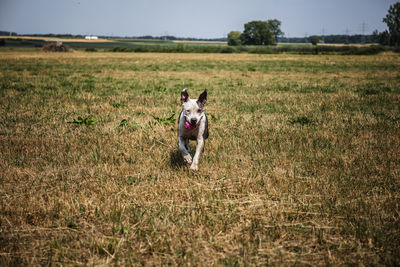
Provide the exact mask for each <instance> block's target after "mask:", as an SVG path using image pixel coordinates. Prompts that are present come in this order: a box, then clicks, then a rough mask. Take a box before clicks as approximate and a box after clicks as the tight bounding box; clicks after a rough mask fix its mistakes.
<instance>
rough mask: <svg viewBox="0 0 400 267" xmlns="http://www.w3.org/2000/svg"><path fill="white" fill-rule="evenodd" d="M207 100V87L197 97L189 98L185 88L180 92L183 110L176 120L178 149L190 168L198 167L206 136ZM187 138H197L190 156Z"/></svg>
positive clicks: (196, 168)
mask: <svg viewBox="0 0 400 267" xmlns="http://www.w3.org/2000/svg"><path fill="white" fill-rule="evenodd" d="M206 102H207V89H205V90H204V92H203V93H201V94H200V96H199V98H198V99H190V97H189V94H188V92H187V91H186V88H185V89H183V90H182V92H181V104H182V105H183V110H182V112H181V114H180V115H179V121H178V142H179V150H180V151H181V153H182V157H183V160H184V161H185V162H186V164H188V165H189V166H190V169H191V170H194V171H197V170H198V169H199V159H200V155H201V153H202V152H203V151H204V143H205V140H206V139H207V138H208V120H207V116H206V113H205V112H204V105H205V104H206ZM189 140H197V146H196V152H195V154H194V157H193V158H192V155H191V151H190V147H189Z"/></svg>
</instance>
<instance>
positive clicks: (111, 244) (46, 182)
mask: <svg viewBox="0 0 400 267" xmlns="http://www.w3.org/2000/svg"><path fill="white" fill-rule="evenodd" d="M0 61H1V64H0V69H1V74H0V90H1V91H0V109H1V110H0V114H1V120H0V169H1V173H0V181H1V183H0V194H1V210H0V212H1V215H0V225H1V231H0V263H1V264H2V265H53V264H54V265H55V264H62V265H109V264H113V265H114V264H115V265H166V264H171V265H203V266H209V265H228V266H241V265H268V264H270V265H328V264H332V265H345V264H358V265H371V264H372V265H381V264H383V265H396V264H400V259H399V256H398V255H400V246H399V244H400V230H399V227H398V225H399V218H400V216H399V214H400V205H399V203H400V201H399V200H400V199H399V198H400V195H399V192H400V153H399V151H400V131H399V129H400V115H399V114H400V112H399V111H400V110H399V109H400V104H399V103H400V102H399V98H400V94H399V93H400V91H399V88H400V74H399V72H398V69H400V68H399V67H400V61H399V58H398V56H397V55H392V54H389V55H388V54H385V55H378V56H296V55H248V54H245V55H243V54H235V55H219V54H213V55H206V54H153V53H152V54H136V53H135V54H133V53H129V54H127V53H124V54H118V53H80V52H74V53H67V54H56V55H55V54H48V53H38V52H30V53H12V52H11V53H10V52H7V53H6V52H4V53H0ZM183 87H187V88H188V89H189V92H190V93H191V94H193V95H197V94H198V93H199V92H200V91H201V90H202V89H204V88H208V90H209V101H208V103H207V105H208V106H207V111H208V116H209V118H210V132H211V136H210V139H209V140H208V142H207V143H206V150H205V154H204V156H203V158H202V159H201V162H200V171H199V172H197V173H193V172H189V171H188V170H187V168H186V167H185V166H183V163H182V160H181V158H180V155H179V153H178V152H177V140H176V130H175V128H176V125H175V123H173V124H165V125H161V124H158V123H157V122H156V121H155V120H154V118H153V116H157V117H167V116H170V115H171V114H172V113H175V114H176V116H177V114H178V112H179V109H180V107H179V104H178V100H179V92H180V90H181V89H182V88H183ZM78 117H82V118H89V119H90V118H92V119H94V120H96V121H97V123H95V124H94V125H84V123H82V124H78V123H69V122H72V121H74V119H75V120H77V118H78ZM122 120H127V123H121V121H122Z"/></svg>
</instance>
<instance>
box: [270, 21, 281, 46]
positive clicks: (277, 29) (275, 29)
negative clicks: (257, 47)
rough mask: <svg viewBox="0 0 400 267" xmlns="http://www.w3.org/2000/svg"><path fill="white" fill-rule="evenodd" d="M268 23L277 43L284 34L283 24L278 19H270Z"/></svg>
mask: <svg viewBox="0 0 400 267" xmlns="http://www.w3.org/2000/svg"><path fill="white" fill-rule="evenodd" d="M267 23H268V26H269V29H270V31H271V32H272V34H273V35H274V37H275V40H276V41H277V40H278V36H281V35H283V34H284V33H283V31H281V24H282V22H280V21H279V20H277V19H270V20H267Z"/></svg>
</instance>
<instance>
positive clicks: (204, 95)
mask: <svg viewBox="0 0 400 267" xmlns="http://www.w3.org/2000/svg"><path fill="white" fill-rule="evenodd" d="M197 102H198V103H199V104H201V105H202V106H204V105H205V104H206V102H207V89H204V92H203V93H201V95H200V96H199V99H197Z"/></svg>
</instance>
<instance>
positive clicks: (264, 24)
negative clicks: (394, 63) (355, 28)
mask: <svg viewBox="0 0 400 267" xmlns="http://www.w3.org/2000/svg"><path fill="white" fill-rule="evenodd" d="M383 22H385V23H386V25H387V27H388V29H387V30H385V31H383V32H378V31H377V30H375V31H374V32H373V33H372V34H371V35H361V34H357V35H327V36H317V35H314V36H310V37H300V38H299V37H296V38H288V37H283V35H284V33H283V32H282V31H281V29H280V27H281V21H279V20H277V19H272V20H266V21H260V20H254V21H250V22H248V23H246V24H244V31H243V32H240V31H231V32H230V33H229V34H228V45H230V46H240V45H275V44H276V43H277V42H278V41H279V42H287V43H289V42H290V43H312V44H314V45H316V44H318V43H321V42H322V43H342V44H354V43H380V44H382V45H389V46H400V2H397V3H395V4H393V5H391V6H390V7H389V10H388V14H387V15H386V17H385V18H383Z"/></svg>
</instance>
